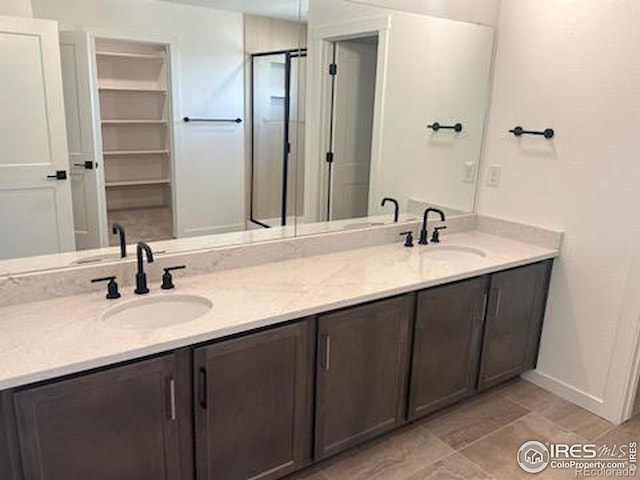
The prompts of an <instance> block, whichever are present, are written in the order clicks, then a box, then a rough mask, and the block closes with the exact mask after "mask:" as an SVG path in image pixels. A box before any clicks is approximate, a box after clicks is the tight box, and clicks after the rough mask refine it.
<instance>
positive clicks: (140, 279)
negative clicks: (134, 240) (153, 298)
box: [135, 242, 153, 295]
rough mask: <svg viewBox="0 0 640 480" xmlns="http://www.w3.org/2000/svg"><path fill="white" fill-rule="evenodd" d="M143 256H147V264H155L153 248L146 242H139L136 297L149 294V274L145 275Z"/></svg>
mask: <svg viewBox="0 0 640 480" xmlns="http://www.w3.org/2000/svg"><path fill="white" fill-rule="evenodd" d="M143 254H146V256H147V262H148V263H153V252H152V251H151V247H150V246H149V245H147V244H146V243H145V242H138V246H137V247H136V255H137V256H138V273H136V289H135V293H136V295H144V294H146V293H149V287H148V286H147V274H146V273H144V258H143Z"/></svg>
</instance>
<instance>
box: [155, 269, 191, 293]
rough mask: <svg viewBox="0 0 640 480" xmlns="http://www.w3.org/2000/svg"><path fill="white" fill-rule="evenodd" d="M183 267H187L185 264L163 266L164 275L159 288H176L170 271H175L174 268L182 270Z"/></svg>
mask: <svg viewBox="0 0 640 480" xmlns="http://www.w3.org/2000/svg"><path fill="white" fill-rule="evenodd" d="M185 268H187V267H186V266H185V265H180V266H178V267H167V268H165V269H164V275H162V286H161V287H160V288H162V290H172V289H174V288H176V286H175V284H174V283H173V275H171V272H175V271H176V270H184V269H185Z"/></svg>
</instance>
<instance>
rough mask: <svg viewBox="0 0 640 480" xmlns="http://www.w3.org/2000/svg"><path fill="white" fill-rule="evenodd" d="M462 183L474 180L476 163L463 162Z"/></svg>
mask: <svg viewBox="0 0 640 480" xmlns="http://www.w3.org/2000/svg"><path fill="white" fill-rule="evenodd" d="M462 181H463V182H464V183H474V182H475V181H476V164H475V163H473V162H466V163H465V164H464V178H463V179H462Z"/></svg>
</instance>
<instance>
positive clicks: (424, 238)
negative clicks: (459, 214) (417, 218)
mask: <svg viewBox="0 0 640 480" xmlns="http://www.w3.org/2000/svg"><path fill="white" fill-rule="evenodd" d="M432 212H433V213H437V214H439V215H440V221H441V222H444V221H446V218H445V216H444V212H443V211H442V210H439V209H437V208H427V209H426V210H425V211H424V219H423V220H422V230H420V241H419V242H418V243H420V245H428V244H429V240H428V236H429V233H428V231H427V220H428V217H429V214H430V213H432Z"/></svg>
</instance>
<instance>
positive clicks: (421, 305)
mask: <svg viewBox="0 0 640 480" xmlns="http://www.w3.org/2000/svg"><path fill="white" fill-rule="evenodd" d="M488 286H489V279H488V277H481V278H475V279H473V280H468V281H464V282H460V283H456V284H453V285H446V286H443V287H439V288H434V289H431V290H426V291H424V292H421V293H419V294H418V303H417V312H416V326H415V334H414V344H413V363H412V369H411V394H410V396H409V418H410V419H415V418H418V417H421V416H424V415H427V414H428V413H431V412H433V411H435V410H438V409H439V408H442V407H445V406H447V405H450V404H452V403H454V402H456V401H458V400H461V399H462V398H464V397H466V396H469V395H472V394H473V393H474V392H475V390H476V381H477V378H478V364H479V361H480V344H481V342H482V326H483V323H484V311H485V304H486V298H487V290H488Z"/></svg>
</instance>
